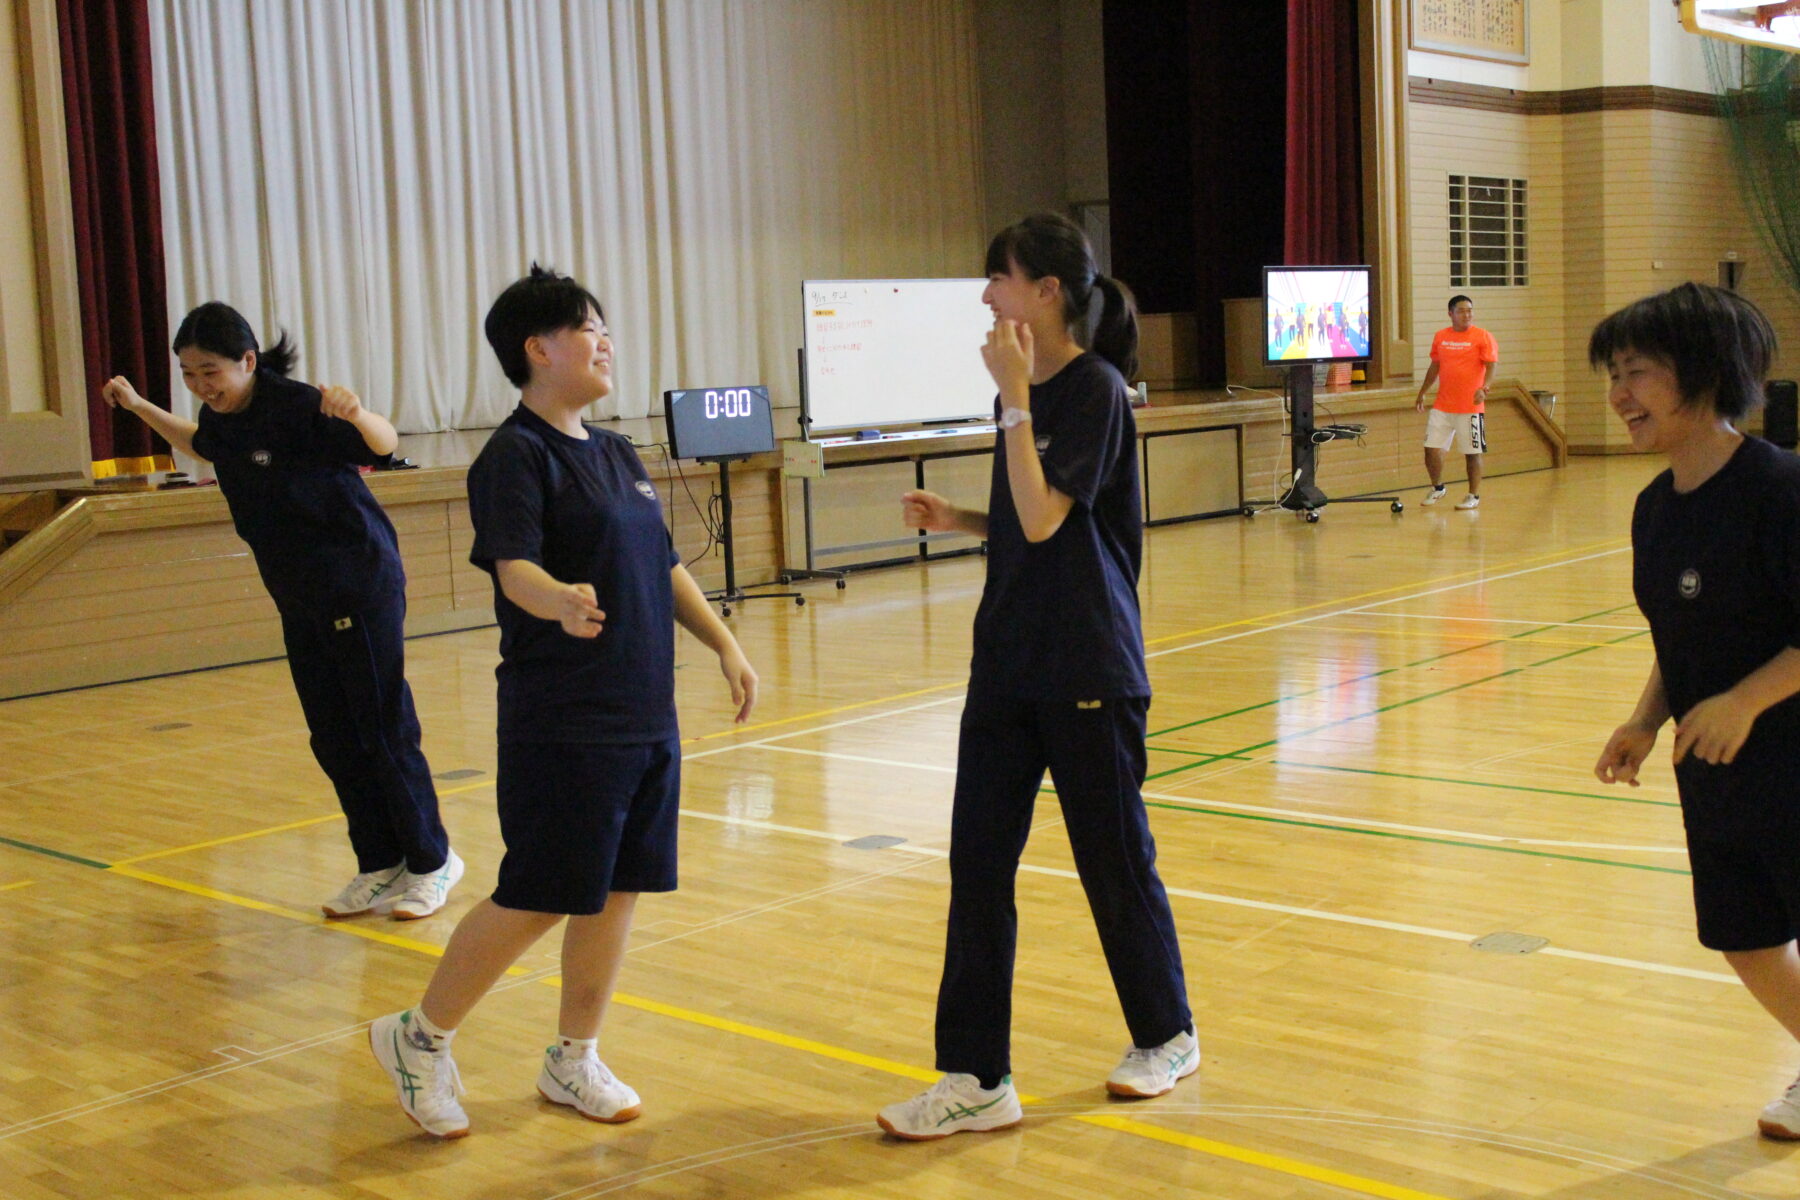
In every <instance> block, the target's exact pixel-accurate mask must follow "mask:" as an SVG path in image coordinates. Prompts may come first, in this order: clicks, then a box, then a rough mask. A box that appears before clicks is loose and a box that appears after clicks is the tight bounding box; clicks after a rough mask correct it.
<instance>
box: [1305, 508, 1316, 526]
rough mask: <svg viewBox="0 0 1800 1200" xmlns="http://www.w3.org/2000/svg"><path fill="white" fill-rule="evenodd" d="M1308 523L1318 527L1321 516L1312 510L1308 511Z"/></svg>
mask: <svg viewBox="0 0 1800 1200" xmlns="http://www.w3.org/2000/svg"><path fill="white" fill-rule="evenodd" d="M1306 523H1307V524H1308V525H1317V524H1318V523H1319V514H1318V513H1316V512H1314V511H1313V510H1312V509H1310V508H1309V509H1307V510H1306Z"/></svg>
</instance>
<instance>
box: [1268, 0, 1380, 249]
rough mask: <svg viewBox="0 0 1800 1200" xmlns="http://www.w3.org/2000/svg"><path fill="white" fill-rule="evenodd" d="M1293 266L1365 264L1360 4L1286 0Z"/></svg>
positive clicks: (1342, 0) (1286, 244)
mask: <svg viewBox="0 0 1800 1200" xmlns="http://www.w3.org/2000/svg"><path fill="white" fill-rule="evenodd" d="M1287 11H1288V42H1287V206H1286V207H1287V226H1286V236H1285V238H1284V239H1283V240H1284V248H1285V250H1286V254H1287V262H1288V265H1290V266H1309V265H1311V266H1320V265H1330V264H1336V263H1360V262H1362V261H1363V257H1362V255H1363V243H1362V134H1361V128H1360V125H1361V122H1360V120H1359V117H1360V112H1361V95H1360V93H1361V88H1360V87H1359V80H1358V70H1357V31H1356V0H1287Z"/></svg>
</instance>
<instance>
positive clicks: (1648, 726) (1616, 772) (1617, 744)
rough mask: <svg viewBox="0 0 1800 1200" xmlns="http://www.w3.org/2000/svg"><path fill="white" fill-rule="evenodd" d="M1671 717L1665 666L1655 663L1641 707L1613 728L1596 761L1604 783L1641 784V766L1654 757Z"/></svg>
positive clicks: (1645, 686) (1595, 773) (1598, 776)
mask: <svg viewBox="0 0 1800 1200" xmlns="http://www.w3.org/2000/svg"><path fill="white" fill-rule="evenodd" d="M1668 720H1669V697H1668V693H1667V692H1665V691H1664V690H1663V681H1662V666H1661V664H1657V663H1653V664H1651V667H1650V678H1649V679H1648V680H1647V681H1646V682H1645V683H1644V690H1643V693H1642V694H1641V695H1640V696H1638V702H1637V708H1636V709H1634V710H1633V711H1632V714H1631V717H1630V719H1629V720H1627V721H1626V722H1625V723H1624V724H1623V725H1621V726H1619V727H1618V728H1617V729H1615V730H1613V732H1612V736H1611V737H1610V738H1608V739H1607V740H1606V748H1605V749H1604V750H1602V751H1601V752H1600V760H1599V761H1598V762H1596V763H1595V764H1594V776H1595V778H1597V779H1599V780H1600V782H1601V783H1628V784H1630V785H1631V786H1632V787H1637V786H1638V777H1637V775H1638V768H1639V767H1641V766H1643V765H1644V760H1645V759H1646V758H1648V757H1650V751H1651V750H1652V749H1654V748H1655V746H1656V735H1657V731H1658V730H1660V729H1661V728H1662V727H1663V726H1664V725H1665V724H1667V723H1668Z"/></svg>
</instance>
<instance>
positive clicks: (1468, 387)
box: [1431, 325, 1500, 413]
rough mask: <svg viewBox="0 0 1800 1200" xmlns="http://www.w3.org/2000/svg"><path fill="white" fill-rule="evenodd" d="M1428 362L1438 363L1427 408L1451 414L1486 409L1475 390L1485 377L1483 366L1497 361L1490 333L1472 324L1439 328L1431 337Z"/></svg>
mask: <svg viewBox="0 0 1800 1200" xmlns="http://www.w3.org/2000/svg"><path fill="white" fill-rule="evenodd" d="M1431 361H1432V362H1434V363H1436V364H1437V365H1438V389H1437V399H1436V400H1433V401H1432V402H1431V407H1433V408H1435V409H1437V410H1438V411H1439V412H1451V413H1478V412H1485V411H1487V406H1486V405H1485V404H1483V403H1481V401H1479V400H1477V399H1475V392H1476V390H1477V389H1479V388H1480V387H1481V381H1482V379H1484V378H1485V377H1486V376H1487V365H1488V364H1489V363H1491V362H1499V361H1500V347H1499V346H1498V345H1496V344H1495V343H1494V335H1493V334H1491V333H1489V332H1488V331H1487V330H1485V329H1481V328H1478V327H1476V326H1474V325H1471V326H1469V327H1468V328H1467V329H1465V330H1463V331H1462V332H1461V333H1458V332H1457V331H1456V330H1454V329H1440V330H1438V331H1437V336H1436V337H1434V338H1432V339H1431Z"/></svg>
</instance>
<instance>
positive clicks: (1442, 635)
mask: <svg viewBox="0 0 1800 1200" xmlns="http://www.w3.org/2000/svg"><path fill="white" fill-rule="evenodd" d="M1348 615H1349V616H1354V615H1355V614H1354V613H1351V614H1348ZM1307 628H1308V629H1313V630H1318V631H1321V632H1324V633H1328V634H1330V635H1331V636H1333V637H1340V638H1341V637H1377V638H1406V639H1408V640H1410V641H1422V640H1426V639H1430V640H1434V641H1442V642H1470V643H1478V644H1481V645H1486V646H1494V647H1501V646H1523V647H1526V648H1530V647H1534V646H1575V647H1578V648H1580V649H1583V650H1635V649H1638V648H1640V647H1643V648H1648V647H1650V643H1649V642H1647V641H1636V642H1576V641H1565V640H1563V639H1561V638H1546V637H1536V636H1533V637H1528V638H1526V637H1501V638H1495V637H1494V636H1493V635H1492V634H1480V633H1449V632H1437V631H1433V630H1429V629H1395V628H1393V627H1392V626H1387V627H1379V626H1377V627H1373V628H1368V629H1361V628H1352V627H1348V626H1339V625H1327V624H1325V623H1324V622H1320V623H1318V624H1314V625H1309V626H1307ZM1644 632H1645V633H1649V632H1650V631H1649V630H1648V629H1646V630H1644Z"/></svg>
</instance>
